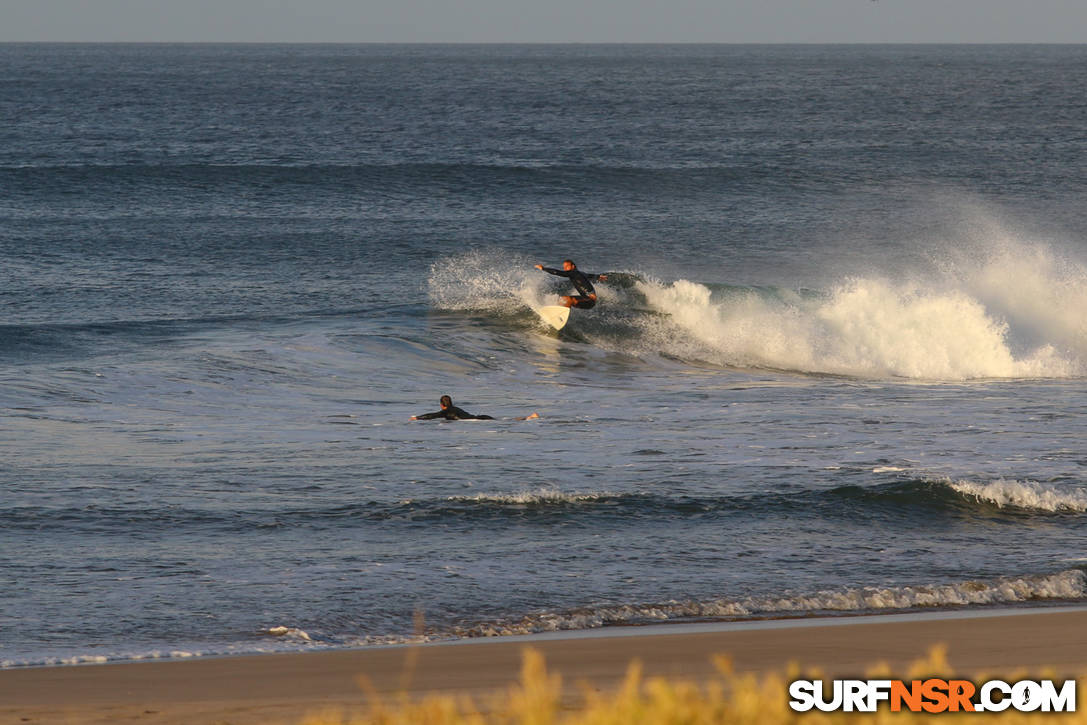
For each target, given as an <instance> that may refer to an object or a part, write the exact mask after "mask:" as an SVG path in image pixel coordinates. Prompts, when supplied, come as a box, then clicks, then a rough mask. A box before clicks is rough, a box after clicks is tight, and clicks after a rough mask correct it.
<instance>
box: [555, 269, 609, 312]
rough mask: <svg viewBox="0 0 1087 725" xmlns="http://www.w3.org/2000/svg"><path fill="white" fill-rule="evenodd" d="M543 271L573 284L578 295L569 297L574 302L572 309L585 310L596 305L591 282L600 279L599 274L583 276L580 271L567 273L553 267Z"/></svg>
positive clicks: (594, 291)
mask: <svg viewBox="0 0 1087 725" xmlns="http://www.w3.org/2000/svg"><path fill="white" fill-rule="evenodd" d="M543 271H545V272H547V273H548V274H554V275H558V276H559V277H566V278H567V279H569V280H570V281H571V282H573V283H574V287H576V288H577V291H578V292H579V293H580V294H576V295H570V296H571V297H573V298H574V300H575V301H574V307H579V308H581V309H583V310H587V309H589V308H590V307H593V306H595V305H596V289H595V288H594V287H593V282H594V281H597V280H599V279H600V275H599V274H585V273H584V272H582V271H581V270H580V269H571V270H569V271H567V270H565V269H554V268H553V267H544V268H543ZM590 280H592V281H590Z"/></svg>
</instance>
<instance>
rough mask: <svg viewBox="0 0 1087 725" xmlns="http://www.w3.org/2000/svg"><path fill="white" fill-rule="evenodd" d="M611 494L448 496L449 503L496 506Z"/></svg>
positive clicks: (544, 492) (549, 490) (540, 492)
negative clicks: (460, 502) (459, 502)
mask: <svg viewBox="0 0 1087 725" xmlns="http://www.w3.org/2000/svg"><path fill="white" fill-rule="evenodd" d="M611 495H612V494H608V493H566V492H564V491H559V490H558V489H554V488H540V489H536V490H534V491H519V492H517V493H479V494H476V495H474V496H450V497H449V500H450V501H464V502H469V503H498V504H521V505H531V504H558V503H585V502H591V501H599V500H600V499H602V498H607V497H609V496H611Z"/></svg>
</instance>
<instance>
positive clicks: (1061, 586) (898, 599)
mask: <svg viewBox="0 0 1087 725" xmlns="http://www.w3.org/2000/svg"><path fill="white" fill-rule="evenodd" d="M1085 596H1087V575H1085V573H1084V572H1083V571H1082V570H1079V569H1068V570H1066V571H1062V572H1058V573H1056V574H1048V575H1041V576H1026V577H1002V578H999V579H990V580H972V581H964V582H957V583H951V584H933V585H917V586H900V587H861V588H853V589H841V590H830V591H821V592H816V593H813V594H795V595H791V596H782V597H747V598H742V599H728V598H721V599H711V600H707V601H670V602H662V603H655V604H628V605H604V606H599V607H586V608H582V609H574V610H568V611H562V612H544V613H539V614H533V615H531V616H527V617H524V618H522V619H519V620H508V621H496V622H491V623H481V624H477V625H471V626H467V627H463V628H459V629H457V630H456V631H455V636H458V637H493V636H502V635H511V634H534V633H538V632H554V631H560V630H569V629H594V628H599V627H605V626H609V625H631V624H650V623H653V622H669V621H677V620H680V621H682V620H688V621H689V620H705V619H709V620H738V619H751V618H774V617H786V616H799V615H818V614H829V613H847V612H848V613H856V614H864V613H873V612H886V611H888V610H915V609H923V608H948V607H963V606H979V605H996V604H1018V603H1022V602H1037V601H1046V600H1051V601H1064V600H1070V601H1076V600H1081V599H1083V598H1084V597H1085Z"/></svg>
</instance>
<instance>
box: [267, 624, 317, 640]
mask: <svg viewBox="0 0 1087 725" xmlns="http://www.w3.org/2000/svg"><path fill="white" fill-rule="evenodd" d="M264 631H265V632H266V633H267V634H270V635H272V636H273V637H284V638H286V639H294V640H300V641H302V642H312V641H313V638H312V637H310V636H309V634H307V633H306V632H305V631H304V630H301V629H298V628H297V627H285V626H283V625H280V626H278V627H269V628H268V629H266V630H264Z"/></svg>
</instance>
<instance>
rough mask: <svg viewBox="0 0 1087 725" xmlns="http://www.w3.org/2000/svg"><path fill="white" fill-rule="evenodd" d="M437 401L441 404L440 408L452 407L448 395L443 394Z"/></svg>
mask: <svg viewBox="0 0 1087 725" xmlns="http://www.w3.org/2000/svg"><path fill="white" fill-rule="evenodd" d="M438 403H439V404H441V406H442V410H445V409H446V408H452V407H453V399H452V398H450V397H449V396H448V395H443V396H442V397H441V398H440V399H439V400H438Z"/></svg>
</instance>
